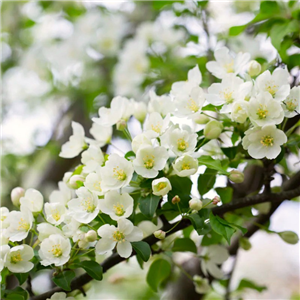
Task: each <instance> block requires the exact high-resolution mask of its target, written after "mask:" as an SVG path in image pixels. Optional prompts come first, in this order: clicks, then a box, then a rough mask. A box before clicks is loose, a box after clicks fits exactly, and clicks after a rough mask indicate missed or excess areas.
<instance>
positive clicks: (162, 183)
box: [152, 177, 172, 196]
mask: <svg viewBox="0 0 300 300" xmlns="http://www.w3.org/2000/svg"><path fill="white" fill-rule="evenodd" d="M171 189H172V186H171V183H170V181H169V179H168V178H166V177H162V178H157V179H155V180H153V181H152V191H153V194H154V195H156V196H165V195H167V194H168V193H169V191H170V190H171Z"/></svg>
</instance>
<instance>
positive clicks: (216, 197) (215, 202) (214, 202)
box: [212, 196, 221, 205]
mask: <svg viewBox="0 0 300 300" xmlns="http://www.w3.org/2000/svg"><path fill="white" fill-rule="evenodd" d="M220 201H221V199H220V197H219V196H215V197H214V199H213V200H212V204H213V205H217V204H218V203H219V202H220Z"/></svg>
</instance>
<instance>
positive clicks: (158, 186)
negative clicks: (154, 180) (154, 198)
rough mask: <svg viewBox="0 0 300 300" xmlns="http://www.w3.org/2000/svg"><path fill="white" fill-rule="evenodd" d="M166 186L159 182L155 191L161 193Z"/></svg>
mask: <svg viewBox="0 0 300 300" xmlns="http://www.w3.org/2000/svg"><path fill="white" fill-rule="evenodd" d="M166 186H167V184H166V183H165V182H160V183H159V184H158V185H157V189H158V190H159V191H161V190H162V189H164V188H165V187H166Z"/></svg>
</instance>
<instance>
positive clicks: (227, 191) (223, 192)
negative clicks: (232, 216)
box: [216, 187, 233, 203]
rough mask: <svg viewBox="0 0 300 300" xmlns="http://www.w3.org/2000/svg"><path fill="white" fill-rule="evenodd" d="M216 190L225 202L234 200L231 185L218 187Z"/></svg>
mask: <svg viewBox="0 0 300 300" xmlns="http://www.w3.org/2000/svg"><path fill="white" fill-rule="evenodd" d="M216 192H217V193H218V195H219V196H220V198H221V200H222V202H223V203H228V202H230V201H231V200H232V194H233V188H231V187H218V188H216Z"/></svg>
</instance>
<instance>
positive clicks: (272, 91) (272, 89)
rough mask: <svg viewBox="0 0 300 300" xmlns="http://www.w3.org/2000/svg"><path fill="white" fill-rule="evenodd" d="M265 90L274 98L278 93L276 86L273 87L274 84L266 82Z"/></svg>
mask: <svg viewBox="0 0 300 300" xmlns="http://www.w3.org/2000/svg"><path fill="white" fill-rule="evenodd" d="M266 90H267V91H268V92H269V93H270V94H271V95H272V96H273V97H274V96H275V94H276V93H277V91H278V85H275V84H274V82H273V81H272V82H268V83H267V84H266Z"/></svg>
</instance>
